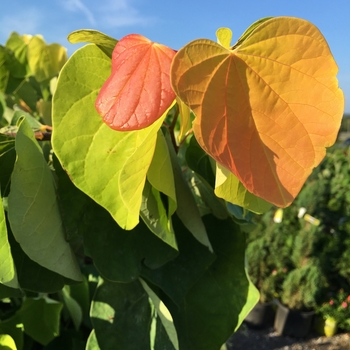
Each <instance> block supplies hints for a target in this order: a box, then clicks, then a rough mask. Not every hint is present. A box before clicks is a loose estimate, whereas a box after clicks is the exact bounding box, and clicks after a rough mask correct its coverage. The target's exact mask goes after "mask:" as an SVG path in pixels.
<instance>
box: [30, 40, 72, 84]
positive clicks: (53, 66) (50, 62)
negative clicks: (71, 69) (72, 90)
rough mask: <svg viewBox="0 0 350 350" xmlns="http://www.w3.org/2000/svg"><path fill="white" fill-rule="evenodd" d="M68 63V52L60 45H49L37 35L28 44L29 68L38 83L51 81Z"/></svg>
mask: <svg viewBox="0 0 350 350" xmlns="http://www.w3.org/2000/svg"><path fill="white" fill-rule="evenodd" d="M66 61H67V50H66V49H65V48H64V47H63V46H61V45H59V44H50V45H47V44H46V43H45V41H44V39H43V38H42V37H41V36H39V35H35V36H34V37H33V38H32V39H31V40H30V41H29V44H28V63H29V67H30V69H31V71H32V73H33V75H34V77H35V79H36V80H37V81H38V82H42V81H45V80H49V79H51V78H52V77H54V76H55V75H57V74H58V73H59V71H60V70H61V68H62V67H63V65H64V64H65V63H66Z"/></svg>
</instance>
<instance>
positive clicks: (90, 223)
mask: <svg viewBox="0 0 350 350" xmlns="http://www.w3.org/2000/svg"><path fill="white" fill-rule="evenodd" d="M82 230H83V232H84V246H85V249H86V251H87V253H88V255H90V256H91V257H92V259H93V260H94V264H95V266H96V267H97V269H98V270H99V272H100V273H101V274H102V276H104V277H105V278H107V279H109V280H111V281H120V282H131V281H133V280H136V279H137V278H138V277H139V275H140V270H141V267H142V266H143V265H145V266H148V267H149V268H151V269H155V268H158V267H160V266H162V265H164V264H165V263H166V262H168V261H169V260H171V259H173V258H174V257H175V256H176V255H177V251H176V250H175V249H173V248H171V247H170V246H169V245H167V244H166V243H164V242H163V241H161V240H160V239H159V238H158V237H156V236H155V235H154V234H153V233H152V232H151V231H150V230H149V229H148V228H147V226H146V225H145V224H144V223H143V222H142V221H141V222H140V223H139V224H138V225H137V226H136V227H135V228H134V229H133V230H131V231H125V230H123V229H122V228H120V226H119V225H118V224H117V223H116V222H115V221H114V220H113V218H112V217H111V216H110V214H109V213H108V212H107V211H106V210H104V209H103V208H102V207H100V206H98V205H97V204H94V205H91V206H89V207H88V208H86V209H85V217H84V226H83V227H82Z"/></svg>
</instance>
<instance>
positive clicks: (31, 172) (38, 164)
mask: <svg viewBox="0 0 350 350" xmlns="http://www.w3.org/2000/svg"><path fill="white" fill-rule="evenodd" d="M15 147H16V153H17V159H16V163H15V166H14V169H13V173H12V177H11V189H10V194H9V197H8V218H9V222H10V225H11V229H12V232H13V235H14V237H15V238H16V241H17V242H18V243H19V244H20V246H21V248H22V250H23V251H24V252H25V253H26V255H28V257H29V258H30V259H31V260H33V261H35V262H36V263H38V264H39V265H41V266H44V267H46V268H47V269H49V270H51V271H54V272H56V273H58V274H60V275H62V276H64V277H67V278H69V279H72V280H77V281H80V280H81V273H80V268H79V266H78V263H77V261H76V258H75V255H74V253H73V251H72V249H71V247H70V245H69V243H68V242H67V241H66V239H65V234H64V230H63V226H62V221H61V216H60V211H59V207H58V203H57V197H56V192H55V183H54V179H53V176H52V172H51V169H50V167H49V166H48V164H47V163H46V160H45V158H44V156H43V152H42V149H41V147H40V146H39V145H38V143H37V141H36V140H35V137H34V133H33V131H32V129H31V128H30V126H29V124H28V122H27V121H26V119H22V121H21V122H20V125H19V128H18V132H17V135H16V144H15Z"/></svg>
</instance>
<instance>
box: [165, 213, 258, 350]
mask: <svg viewBox="0 0 350 350" xmlns="http://www.w3.org/2000/svg"><path fill="white" fill-rule="evenodd" d="M203 221H204V223H205V225H206V228H207V232H208V235H209V238H210V241H211V242H212V244H213V248H214V251H215V253H216V254H217V258H216V260H215V261H214V262H213V264H212V265H211V266H210V267H209V268H208V269H207V271H206V272H205V273H204V274H203V275H202V276H201V277H200V278H199V279H198V280H197V281H196V283H195V284H194V285H193V286H192V287H191V289H190V290H189V291H188V293H187V294H186V295H185V297H184V299H183V302H182V304H181V305H180V307H178V306H175V305H174V304H171V302H167V303H166V305H167V307H168V308H169V310H170V312H171V314H172V316H173V319H174V322H175V326H176V329H177V332H178V337H179V343H180V349H201V350H212V349H220V347H221V345H222V344H223V343H224V342H225V341H226V340H227V339H228V338H229V336H230V335H231V334H232V333H233V332H234V330H235V329H237V327H238V326H239V325H240V323H241V322H242V320H243V319H244V317H245V316H246V315H247V314H248V312H249V310H250V309H251V308H252V307H253V305H255V304H256V302H257V301H258V293H257V292H256V290H254V291H253V292H251V288H252V287H251V286H250V284H251V283H250V281H249V280H248V278H247V276H246V272H245V268H244V259H245V257H244V255H245V253H244V252H245V234H244V233H243V232H241V231H240V229H239V227H238V226H237V225H236V224H234V223H233V222H232V220H230V219H227V220H225V221H223V220H218V219H216V218H215V217H214V216H212V215H207V216H205V217H204V218H203ZM180 251H181V247H180ZM248 293H251V294H249V296H248Z"/></svg>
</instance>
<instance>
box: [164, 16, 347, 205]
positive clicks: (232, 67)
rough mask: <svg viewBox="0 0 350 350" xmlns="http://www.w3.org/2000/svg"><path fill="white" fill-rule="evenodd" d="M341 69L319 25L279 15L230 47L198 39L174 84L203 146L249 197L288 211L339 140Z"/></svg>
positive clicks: (176, 69)
mask: <svg viewBox="0 0 350 350" xmlns="http://www.w3.org/2000/svg"><path fill="white" fill-rule="evenodd" d="M337 72H338V68H337V65H336V63H335V61H334V59H333V57H332V54H331V52H330V50H329V47H328V45H327V43H326V41H325V39H324V38H323V36H322V34H321V33H320V32H319V30H318V29H317V28H316V27H315V26H314V25H312V24H311V23H309V22H307V21H305V20H302V19H297V18H290V17H277V18H273V19H268V20H266V21H264V22H263V23H262V24H260V25H257V26H256V27H255V29H254V30H252V32H251V33H250V34H249V35H248V36H247V37H246V38H244V40H243V41H242V40H241V41H239V42H238V44H236V46H234V47H233V48H231V49H226V48H224V47H223V46H221V45H219V44H217V43H215V42H213V41H211V40H195V41H192V42H191V43H189V44H188V45H186V46H185V47H184V48H182V49H181V50H180V51H179V52H178V53H177V54H176V56H175V58H174V60H173V65H172V71H171V79H172V85H173V88H174V90H175V92H176V94H177V95H178V96H179V97H180V98H181V99H182V100H183V101H184V102H185V103H186V104H187V105H188V106H189V107H190V108H191V109H192V110H193V112H194V113H195V115H196V119H195V121H194V125H193V129H194V133H195V136H196V138H197V140H198V142H199V144H200V145H201V147H203V149H204V150H205V151H206V152H207V153H209V154H210V155H211V156H212V157H213V158H214V159H215V160H216V161H217V162H218V163H220V164H221V165H223V166H224V167H226V168H227V169H229V170H230V171H231V172H232V173H234V174H235V175H236V176H237V177H238V179H239V180H240V181H241V182H242V183H243V185H244V186H245V187H246V189H247V190H248V191H249V192H252V193H254V194H255V195H257V196H259V197H261V198H263V199H265V200H266V201H268V202H271V203H273V204H276V205H278V206H282V207H284V206H288V205H289V204H290V203H291V202H292V201H293V199H294V198H295V196H296V195H297V194H298V192H299V191H300V189H301V187H302V185H303V183H304V182H305V180H306V178H307V177H308V176H309V174H310V173H311V171H312V169H313V168H314V167H315V166H317V165H318V164H319V163H320V161H321V160H322V159H323V157H324V155H325V147H328V146H331V145H332V144H333V143H334V142H335V140H336V136H337V132H338V129H339V127H340V122H341V118H342V115H343V111H344V97H343V93H342V91H341V90H340V89H339V88H338V81H337V79H336V74H337Z"/></svg>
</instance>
